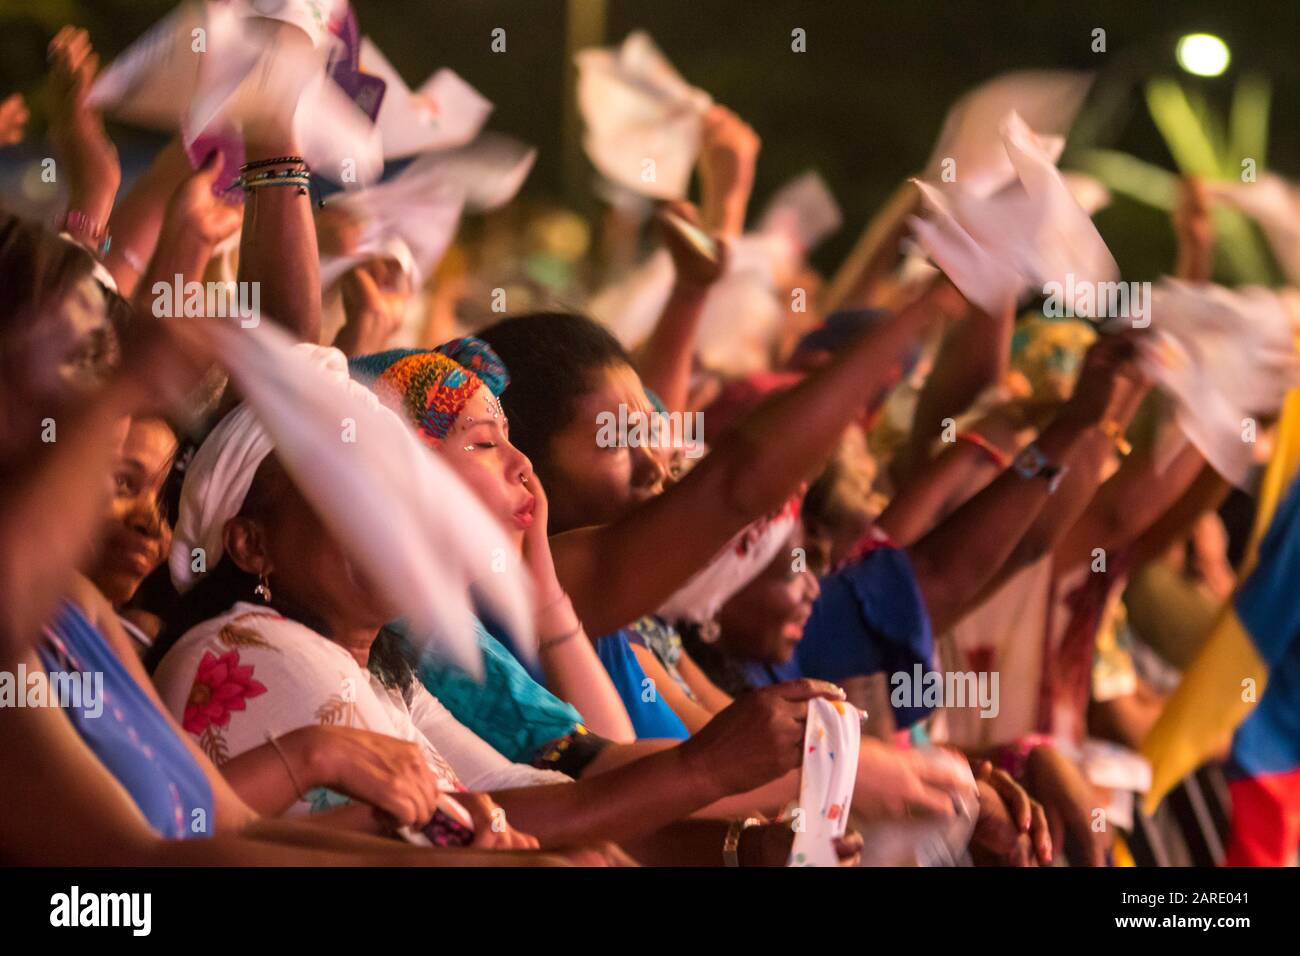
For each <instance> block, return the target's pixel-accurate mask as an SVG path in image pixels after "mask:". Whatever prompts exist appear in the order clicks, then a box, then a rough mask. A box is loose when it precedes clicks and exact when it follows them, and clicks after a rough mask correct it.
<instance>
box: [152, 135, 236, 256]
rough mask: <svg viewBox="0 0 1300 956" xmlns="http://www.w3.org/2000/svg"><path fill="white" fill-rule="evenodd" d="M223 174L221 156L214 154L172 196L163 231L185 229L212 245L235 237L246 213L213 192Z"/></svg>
mask: <svg viewBox="0 0 1300 956" xmlns="http://www.w3.org/2000/svg"><path fill="white" fill-rule="evenodd" d="M220 172H221V157H220V155H219V154H218V153H216V152H213V153H211V154H210V155H209V156H208V158H207V159H205V160H204V161H203V165H202V166H200V167H199V168H198V169H197V170H195V171H194V173H193V175H191V176H188V177H187V178H186V179H185V180H184V181H182V182H181V184H180V185H179V186H177V187H176V191H175V192H174V193H172V196H171V199H170V200H169V201H168V204H167V213H166V220H165V225H164V229H181V230H184V231H186V232H187V233H188V234H189V235H191V236H193V237H196V238H198V239H201V240H202V241H203V242H204V243H205V244H207V245H209V246H215V245H217V244H218V243H219V242H221V241H222V240H224V239H227V238H229V237H230V236H232V235H234V234H235V230H237V229H238V228H239V227H240V224H241V223H242V222H243V221H244V211H243V207H241V206H236V205H232V204H231V203H228V202H226V201H225V200H223V199H220V198H219V197H218V196H217V195H216V194H215V193H214V192H213V191H212V186H213V184H214V183H215V182H216V179H217V176H218V175H219V174H220Z"/></svg>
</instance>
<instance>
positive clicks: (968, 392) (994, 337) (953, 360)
mask: <svg viewBox="0 0 1300 956" xmlns="http://www.w3.org/2000/svg"><path fill="white" fill-rule="evenodd" d="M941 307H942V308H945V309H949V310H952V309H954V307H955V309H959V310H961V311H962V312H965V313H966V314H965V317H964V318H961V319H959V320H958V321H956V322H954V323H953V324H952V325H950V326H949V328H948V331H947V333H946V334H945V335H944V339H943V345H942V346H941V347H940V349H939V354H938V355H937V356H936V357H935V360H934V367H933V368H932V369H931V370H930V374H929V376H928V377H927V378H926V380H925V385H924V386H923V387H922V388H921V394H920V395H919V396H918V398H917V402H916V414H915V415H914V416H913V418H912V431H911V433H910V434H909V435H908V438H907V444H906V445H904V446H903V449H902V452H901V460H900V461H899V462H898V464H897V466H896V468H895V470H896V472H897V475H896V477H897V478H898V480H899V481H900V482H902V483H906V482H907V480H908V479H909V478H911V477H912V476H913V475H914V474H915V473H916V470H917V468H919V467H920V466H921V465H922V464H923V463H924V462H926V461H928V460H929V457H930V445H931V443H932V442H933V441H934V439H935V438H936V437H938V436H939V435H940V434H941V433H942V432H943V427H944V424H945V422H946V421H947V420H949V419H955V418H956V417H957V416H959V415H961V414H962V413H963V412H964V411H966V409H967V408H969V407H970V406H971V404H972V403H973V402H974V401H975V399H976V398H978V397H979V395H980V393H981V392H983V391H984V390H985V389H986V388H988V387H989V386H990V385H996V384H997V383H998V382H1000V381H1001V380H1002V378H1003V376H1005V375H1006V372H1007V367H1008V365H1009V364H1010V360H1011V333H1012V331H1013V328H1014V325H1015V309H1014V307H1013V306H1010V304H1009V307H1008V308H1007V309H1006V310H1005V311H1003V312H1002V313H1001V314H1000V315H989V314H988V313H986V312H984V311H982V310H980V309H977V308H975V307H974V306H969V305H968V304H967V303H966V302H965V300H964V299H962V298H961V297H960V295H959V294H958V293H957V290H956V289H955V288H954V289H953V290H952V295H951V296H949V297H948V298H947V300H945V301H944V302H943V303H941ZM957 314H959V315H960V313H957Z"/></svg>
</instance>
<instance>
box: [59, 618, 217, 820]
mask: <svg viewBox="0 0 1300 956" xmlns="http://www.w3.org/2000/svg"><path fill="white" fill-rule="evenodd" d="M38 650H39V652H40V657H41V663H42V664H43V665H44V666H45V670H46V672H47V673H49V674H55V673H59V672H62V673H65V674H69V673H70V674H84V675H89V678H90V680H91V681H92V682H94V683H97V682H98V679H99V676H100V675H102V681H103V683H102V686H101V687H99V688H96V689H95V690H94V691H93V692H92V693H91V694H87V695H84V696H83V697H82V699H81V701H80V704H81V706H64V707H63V712H64V713H65V714H67V716H68V719H69V720H70V721H72V725H73V726H74V727H75V728H76V730H77V733H78V734H80V735H81V739H82V740H84V741H85V742H86V746H87V747H89V748H90V749H91V751H92V752H94V754H95V756H96V757H97V758H99V762H100V763H102V764H103V765H104V767H105V768H107V770H108V772H109V773H111V774H112V775H113V776H114V777H115V778H117V782H118V783H120V784H121V785H122V786H123V787H124V788H125V789H126V791H127V793H129V794H130V795H131V798H132V799H133V800H134V801H135V804H136V806H137V807H139V808H140V812H141V813H143V814H144V816H145V819H146V820H148V821H149V824H150V825H151V826H152V827H153V828H154V829H155V830H157V831H158V833H159V834H161V835H162V836H165V837H173V838H183V837H204V836H211V834H212V827H213V813H212V788H211V787H210V786H209V785H208V778H207V777H206V776H205V775H204V773H203V769H202V768H201V767H200V766H199V764H198V761H196V760H195V759H194V756H193V754H191V753H190V751H189V750H188V749H187V748H186V746H185V744H184V742H183V741H182V740H181V739H180V737H178V736H177V735H176V732H175V731H174V730H173V729H172V726H171V724H169V723H168V722H167V719H166V718H165V717H163V715H162V713H161V712H160V711H159V710H158V708H157V706H155V704H154V702H153V701H152V700H150V699H149V697H148V695H147V694H145V692H144V690H143V689H142V688H141V687H140V685H138V684H137V683H136V682H135V678H133V677H132V676H131V674H130V673H129V672H128V671H127V669H126V668H125V667H123V666H122V662H121V661H120V660H118V659H117V655H115V654H114V653H113V649H112V648H110V647H109V646H108V643H107V642H106V641H105V640H104V638H103V636H102V635H101V634H100V633H99V632H98V631H97V630H96V629H95V627H94V625H92V624H91V623H90V621H88V620H87V619H86V616H85V615H84V614H82V613H81V610H80V609H79V608H77V607H76V606H75V605H73V604H71V603H70V602H67V601H65V602H64V603H63V605H62V607H61V608H60V609H59V613H58V616H57V617H56V618H55V620H54V623H53V624H52V625H51V626H50V627H47V628H46V629H45V635H44V639H43V640H42V641H41V643H40V646H39V648H38ZM83 686H84V684H83ZM92 686H93V685H92ZM92 696H93V697H94V700H92V699H91V697H92ZM65 703H67V702H66V701H65Z"/></svg>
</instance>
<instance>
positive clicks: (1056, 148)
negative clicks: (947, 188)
mask: <svg viewBox="0 0 1300 956" xmlns="http://www.w3.org/2000/svg"><path fill="white" fill-rule="evenodd" d="M1091 85H1092V74H1090V73H1078V72H1073V71H1069V70H1023V71H1017V72H1014V73H1004V74H1002V75H1001V76H996V77H994V78H993V79H991V80H989V81H988V82H987V83H983V84H981V85H980V86H977V87H975V89H973V90H971V91H970V92H968V93H966V94H965V95H963V96H962V97H961V99H959V100H957V102H956V103H954V104H953V106H952V109H950V110H949V111H948V115H947V117H946V118H945V119H944V122H943V128H942V129H941V130H940V132H939V138H938V140H937V141H936V142H935V144H934V150H933V151H932V152H931V154H930V160H929V162H928V163H926V166H925V171H924V172H923V173H922V174H921V176H920V177H919V178H921V179H924V180H926V181H928V182H940V181H942V177H943V174H944V172H945V171H946V170H951V172H952V173H954V174H955V175H956V181H957V182H960V183H961V184H962V185H963V187H964V188H965V189H966V190H967V191H969V193H970V194H971V195H973V196H979V197H981V198H986V197H988V196H992V195H993V194H994V193H996V192H998V191H999V190H1001V189H1002V187H1004V186H1006V185H1008V184H1009V183H1012V182H1014V181H1015V179H1016V175H1017V170H1016V168H1015V167H1014V166H1013V165H1012V163H1011V162H1009V161H1008V157H1007V152H1006V150H1005V149H1004V148H1003V145H1002V140H1001V138H1000V137H999V135H998V132H999V130H998V124H999V123H1001V122H1002V120H1003V118H1004V117H1006V115H1007V114H1008V113H1012V112H1014V113H1018V114H1020V116H1021V117H1023V119H1024V121H1025V123H1026V124H1027V125H1028V126H1029V128H1030V129H1033V130H1035V131H1037V132H1038V134H1039V136H1040V137H1041V138H1042V141H1043V146H1044V149H1045V151H1046V153H1047V154H1048V155H1049V156H1050V157H1051V161H1052V162H1053V163H1055V162H1056V160H1057V159H1059V158H1060V155H1061V150H1062V149H1063V148H1064V146H1065V135H1066V133H1068V132H1069V130H1070V126H1071V125H1073V123H1074V117H1075V115H1076V114H1077V113H1078V112H1079V107H1080V106H1081V105H1082V104H1083V98H1084V97H1085V96H1086V95H1087V94H1088V88H1089V87H1090V86H1091Z"/></svg>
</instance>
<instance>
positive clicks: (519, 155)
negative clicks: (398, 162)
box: [321, 133, 537, 289]
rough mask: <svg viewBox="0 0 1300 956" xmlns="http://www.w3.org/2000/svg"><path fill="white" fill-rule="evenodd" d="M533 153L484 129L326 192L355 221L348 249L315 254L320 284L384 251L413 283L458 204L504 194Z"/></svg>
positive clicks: (447, 232)
mask: <svg viewBox="0 0 1300 956" xmlns="http://www.w3.org/2000/svg"><path fill="white" fill-rule="evenodd" d="M536 158H537V150H535V149H533V148H532V147H531V146H528V145H527V144H525V143H521V142H519V141H518V140H516V139H513V138H512V137H509V136H504V135H501V134H499V133H484V134H483V135H482V136H480V137H479V138H478V139H477V140H475V141H474V142H473V143H471V144H470V145H468V146H463V147H461V148H460V149H452V150H445V151H442V152H433V153H426V154H425V155H423V156H421V157H419V158H418V159H416V160H415V161H414V162H412V163H411V164H410V165H408V166H407V167H406V168H405V169H403V170H402V171H401V172H400V173H398V174H397V175H396V176H393V177H392V178H391V179H387V180H384V181H383V182H382V183H380V184H378V185H377V186H372V187H370V188H368V189H362V190H358V191H357V192H354V193H350V194H348V195H346V196H342V197H340V198H338V199H336V200H333V201H332V202H333V204H335V205H337V206H338V207H339V208H341V209H344V210H346V211H348V212H350V213H351V214H352V215H353V216H354V217H355V218H356V219H358V220H359V221H360V222H361V223H362V229H361V235H360V237H359V239H358V243H357V247H356V249H354V250H353V252H352V253H351V254H350V255H348V256H343V257H337V256H335V257H330V256H327V257H324V258H323V259H322V261H321V287H322V288H324V289H328V288H329V287H330V286H332V285H333V284H334V283H335V282H337V281H338V279H339V278H340V277H342V275H343V274H344V273H345V272H347V271H348V270H349V269H351V268H352V267H353V266H356V265H358V264H360V263H362V262H365V261H367V260H369V259H373V258H377V257H387V258H394V259H396V260H397V261H398V262H399V263H401V265H402V267H403V269H404V271H406V273H407V275H408V278H409V279H410V280H411V286H412V288H418V287H419V286H420V285H421V284H423V282H424V281H425V280H426V279H427V278H428V277H429V276H430V275H431V274H432V271H433V269H434V268H435V267H436V266H437V264H438V262H439V260H441V259H442V256H443V253H445V252H446V251H447V247H448V246H449V245H450V244H451V241H452V240H453V239H454V238H455V236H456V230H457V228H458V227H459V225H460V219H461V213H462V211H470V212H488V211H490V210H493V209H496V208H498V207H499V206H501V205H504V204H505V203H507V202H509V201H510V200H511V199H512V198H513V197H514V196H515V194H516V193H517V192H518V191H519V188H520V187H521V186H522V185H523V182H524V180H525V179H526V178H527V176H528V173H529V172H530V171H531V169H532V166H533V163H534V161H535V160H536ZM395 243H400V246H397V245H395ZM403 249H404V250H405V251H406V253H407V254H406V255H403V254H402V252H401V250H403ZM395 252H396V254H394V253H395Z"/></svg>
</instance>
